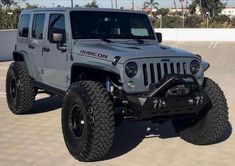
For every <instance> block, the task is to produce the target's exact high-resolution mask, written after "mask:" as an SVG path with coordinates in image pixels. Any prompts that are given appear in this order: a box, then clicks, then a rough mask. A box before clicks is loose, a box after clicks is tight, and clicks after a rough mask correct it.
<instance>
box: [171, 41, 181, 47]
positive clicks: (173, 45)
mask: <svg viewBox="0 0 235 166" xmlns="http://www.w3.org/2000/svg"><path fill="white" fill-rule="evenodd" d="M180 42H181V41H177V42H176V43H174V44H172V45H171V47H175V46H176V45H177V44H179V43H180Z"/></svg>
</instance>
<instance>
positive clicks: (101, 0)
mask: <svg viewBox="0 0 235 166" xmlns="http://www.w3.org/2000/svg"><path fill="white" fill-rule="evenodd" d="M16 1H20V0H16ZM96 1H97V3H98V4H99V6H100V7H103V8H109V7H111V0H96ZM113 1H114V0H113ZM117 1H118V8H120V7H124V8H130V7H131V2H132V0H117ZM144 1H146V0H134V2H135V8H142V5H143V3H144ZM175 1H176V3H177V6H178V7H180V3H179V0H175ZM222 1H223V2H225V1H226V0H222ZM26 2H28V3H31V4H39V5H40V6H47V7H52V6H53V3H55V6H57V5H61V6H66V7H67V6H70V3H71V0H26ZM88 2H91V0H74V4H78V5H80V6H82V5H84V4H87V3H88ZM157 2H158V3H159V7H160V8H161V7H173V6H174V5H173V0H158V1H157ZM189 2H191V0H189ZM228 5H229V6H235V0H228Z"/></svg>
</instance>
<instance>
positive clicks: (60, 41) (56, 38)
mask: <svg viewBox="0 0 235 166" xmlns="http://www.w3.org/2000/svg"><path fill="white" fill-rule="evenodd" d="M50 42H51V43H56V44H57V49H58V50H60V51H62V52H66V51H67V47H66V46H65V45H64V43H65V35H64V33H58V32H53V33H52V35H51V37H50Z"/></svg>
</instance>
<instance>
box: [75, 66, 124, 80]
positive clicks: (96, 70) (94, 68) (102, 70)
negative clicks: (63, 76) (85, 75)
mask: <svg viewBox="0 0 235 166" xmlns="http://www.w3.org/2000/svg"><path fill="white" fill-rule="evenodd" d="M77 68H81V69H88V72H89V71H92V72H94V73H96V74H97V75H99V74H101V73H104V74H108V75H109V76H111V77H115V78H118V79H120V75H119V73H116V72H114V71H113V70H110V69H108V68H105V67H100V66H94V65H89V64H84V63H74V64H73V65H72V66H71V83H73V82H74V79H75V78H74V76H75V74H74V72H76V71H75V70H76V69H77ZM78 72H79V71H78Z"/></svg>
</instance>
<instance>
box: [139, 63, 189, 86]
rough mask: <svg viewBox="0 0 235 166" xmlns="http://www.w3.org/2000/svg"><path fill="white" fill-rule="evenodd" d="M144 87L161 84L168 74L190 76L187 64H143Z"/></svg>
mask: <svg viewBox="0 0 235 166" xmlns="http://www.w3.org/2000/svg"><path fill="white" fill-rule="evenodd" d="M142 68H143V76H144V86H149V85H150V84H154V83H159V82H160V81H161V79H162V78H163V77H164V76H165V75H166V74H188V70H187V69H188V67H187V63H186V62H183V63H182V62H176V63H172V62H163V63H149V64H146V63H145V64H143V65H142Z"/></svg>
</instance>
